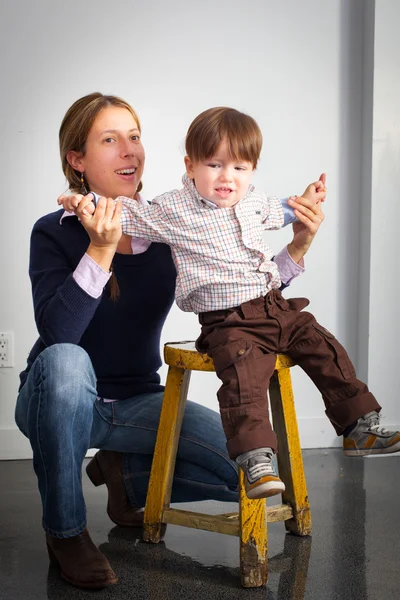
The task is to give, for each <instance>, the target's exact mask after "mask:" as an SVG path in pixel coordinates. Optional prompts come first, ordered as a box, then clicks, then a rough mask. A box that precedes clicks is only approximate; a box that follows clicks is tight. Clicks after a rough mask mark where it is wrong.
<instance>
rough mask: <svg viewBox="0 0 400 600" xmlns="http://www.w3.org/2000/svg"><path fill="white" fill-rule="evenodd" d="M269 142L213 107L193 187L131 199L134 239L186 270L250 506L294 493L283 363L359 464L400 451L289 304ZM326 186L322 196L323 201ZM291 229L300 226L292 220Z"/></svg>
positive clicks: (192, 151)
mask: <svg viewBox="0 0 400 600" xmlns="http://www.w3.org/2000/svg"><path fill="white" fill-rule="evenodd" d="M261 146H262V136H261V132H260V130H259V128H258V125H257V123H256V122H255V121H254V119H252V118H251V117H249V116H248V115H245V114H243V113H240V112H238V111H236V110H234V109H231V108H212V109H209V110H207V111H205V112H203V113H201V114H200V115H199V116H198V117H197V118H196V119H195V120H194V121H193V123H192V124H191V125H190V127H189V130H188V134H187V137H186V152H187V156H186V157H185V165H186V175H185V176H184V178H183V183H184V188H183V189H182V190H173V191H172V192H169V193H167V194H163V195H162V196H159V197H158V198H156V199H155V200H153V202H152V204H151V205H149V206H142V205H139V204H138V203H137V202H136V201H135V200H132V199H128V198H122V200H123V205H124V208H123V211H122V216H121V224H122V230H123V232H124V233H127V234H128V235H132V236H134V237H141V238H147V239H149V240H151V241H155V242H164V243H167V244H169V245H170V246H171V250H172V254H173V257H174V261H175V265H176V268H177V288H176V301H177V304H178V306H179V307H180V308H181V309H182V310H184V311H192V312H194V313H197V314H198V315H199V321H200V324H201V326H202V329H201V335H200V337H199V338H198V340H197V342H196V347H197V349H198V350H199V351H200V352H203V353H207V354H208V355H209V356H211V357H212V358H213V360H214V365H215V369H216V372H217V375H218V377H219V378H220V379H221V380H222V386H221V388H220V390H219V392H218V400H219V405H220V411H221V418H222V424H223V427H224V431H225V434H226V437H227V448H228V452H229V455H230V457H231V458H232V459H234V460H236V461H237V463H238V464H239V465H240V466H241V467H242V469H243V470H244V473H245V484H246V493H247V496H248V497H249V498H263V497H268V496H272V495H274V494H278V493H281V492H282V491H283V490H284V489H285V486H284V484H283V482H282V481H281V480H280V479H279V477H278V475H277V473H276V472H275V469H274V465H273V462H272V456H273V454H274V452H275V451H276V448H277V440H276V436H275V433H274V432H273V430H272V427H271V424H270V420H269V414H268V400H267V389H268V383H269V379H270V377H271V376H272V374H273V371H274V366H275V360H276V354H277V353H279V352H282V353H286V354H288V355H289V356H291V357H292V358H293V359H294V360H295V362H296V363H297V364H298V365H300V366H301V367H302V368H303V369H304V370H305V371H306V373H307V374H308V375H309V376H310V377H311V379H312V380H313V381H314V383H315V385H316V386H317V387H318V389H319V390H320V391H321V393H322V397H323V400H324V403H325V406H326V414H327V416H328V418H329V419H330V421H331V423H332V425H333V426H334V428H335V430H336V432H337V434H338V435H343V436H344V449H345V453H346V454H347V455H350V456H352V455H355V456H356V455H365V454H370V453H387V452H395V451H397V450H400V433H399V432H388V431H386V430H385V429H383V428H381V427H379V415H378V411H380V406H379V404H378V403H377V401H376V400H375V398H374V396H373V395H372V394H371V393H370V392H369V390H368V388H367V386H366V385H365V384H364V383H362V382H361V381H359V380H358V379H357V378H356V375H355V371H354V367H353V365H352V363H351V361H350V359H349V357H348V355H347V353H346V351H345V350H344V348H343V347H342V346H341V345H340V344H339V342H338V341H337V340H336V339H335V338H334V336H333V335H332V334H331V333H329V331H327V330H326V329H324V328H323V327H322V326H321V325H319V324H318V323H317V321H316V320H315V318H314V317H313V316H312V315H311V314H310V313H308V312H303V310H302V309H304V308H305V307H306V306H307V305H308V303H309V302H308V300H306V299H305V298H297V299H290V300H285V299H284V298H283V296H282V295H281V292H280V287H281V277H280V272H279V266H278V264H277V262H279V261H278V260H277V261H276V262H275V260H274V258H275V257H274V254H273V252H272V250H271V249H270V247H269V246H268V245H267V244H266V243H265V242H264V240H263V238H262V231H263V230H264V229H278V228H280V227H282V226H283V224H284V214H283V209H282V204H281V202H280V201H279V200H278V199H276V198H267V197H266V196H264V195H263V194H262V193H260V192H258V191H257V190H256V189H255V188H254V187H253V186H252V185H250V180H251V176H252V172H253V170H254V169H255V168H256V166H257V162H258V159H259V155H260V152H261ZM324 195H325V187H324V186H323V184H322V185H321V186H317V185H311V186H309V187H308V188H307V190H306V192H305V194H304V195H303V196H305V197H306V198H308V199H310V200H312V201H313V202H318V201H320V200H322V199H323V197H324ZM289 220H290V219H289Z"/></svg>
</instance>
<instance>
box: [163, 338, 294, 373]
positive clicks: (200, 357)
mask: <svg viewBox="0 0 400 600" xmlns="http://www.w3.org/2000/svg"><path fill="white" fill-rule="evenodd" d="M164 360H165V362H166V363H167V365H169V366H171V367H178V368H180V369H189V370H190V371H215V368H214V362H213V360H212V358H210V357H209V356H208V355H207V354H200V353H199V352H197V350H196V348H195V345H194V342H168V343H167V344H165V345H164ZM294 364H295V363H294V362H293V361H292V359H291V358H290V357H289V356H286V355H285V354H278V355H277V357H276V364H275V369H276V370H279V369H287V368H288V367H293V366H294Z"/></svg>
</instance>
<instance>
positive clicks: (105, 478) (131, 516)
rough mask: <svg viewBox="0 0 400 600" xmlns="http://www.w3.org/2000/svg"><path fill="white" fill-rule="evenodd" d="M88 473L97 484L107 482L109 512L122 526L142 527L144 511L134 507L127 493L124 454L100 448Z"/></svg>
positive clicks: (113, 519) (90, 464)
mask: <svg viewBox="0 0 400 600" xmlns="http://www.w3.org/2000/svg"><path fill="white" fill-rule="evenodd" d="M86 473H87V474H88V477H89V479H90V481H91V482H92V483H93V485H95V486H99V485H103V483H105V484H106V486H107V489H108V504H107V514H108V516H109V517H110V519H111V521H113V522H114V523H115V524H116V525H120V526H121V527H142V525H143V515H144V511H143V509H141V508H134V507H133V506H132V505H131V504H130V503H129V499H128V495H127V493H126V488H125V483H124V478H123V475H122V454H121V453H120V452H111V451H110V450H99V452H97V453H96V454H95V455H94V457H93V458H92V460H91V461H90V463H89V464H88V466H87V467H86Z"/></svg>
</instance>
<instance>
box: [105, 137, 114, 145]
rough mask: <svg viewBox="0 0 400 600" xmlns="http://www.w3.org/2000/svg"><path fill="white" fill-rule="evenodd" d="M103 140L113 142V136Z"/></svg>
mask: <svg viewBox="0 0 400 600" xmlns="http://www.w3.org/2000/svg"><path fill="white" fill-rule="evenodd" d="M104 141H105V142H107V144H109V143H110V142H113V141H114V139H113V138H105V140H104Z"/></svg>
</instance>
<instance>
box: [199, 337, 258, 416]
mask: <svg viewBox="0 0 400 600" xmlns="http://www.w3.org/2000/svg"><path fill="white" fill-rule="evenodd" d="M257 351H258V350H257V348H255V347H254V346H253V344H252V343H251V342H249V341H247V340H246V339H244V338H241V339H236V340H230V341H229V342H228V343H225V344H222V345H220V346H216V347H214V348H213V349H212V351H209V354H210V355H211V356H212V358H213V360H214V366H215V370H216V372H217V375H218V377H219V378H220V379H221V381H222V384H223V385H222V387H221V388H220V390H219V392H218V399H219V402H220V405H221V407H222V406H223V407H227V406H239V405H241V404H248V403H250V402H253V401H254V400H256V399H257V400H259V399H260V398H261V397H262V393H261V386H260V383H259V377H258V374H257V356H256V354H257Z"/></svg>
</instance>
